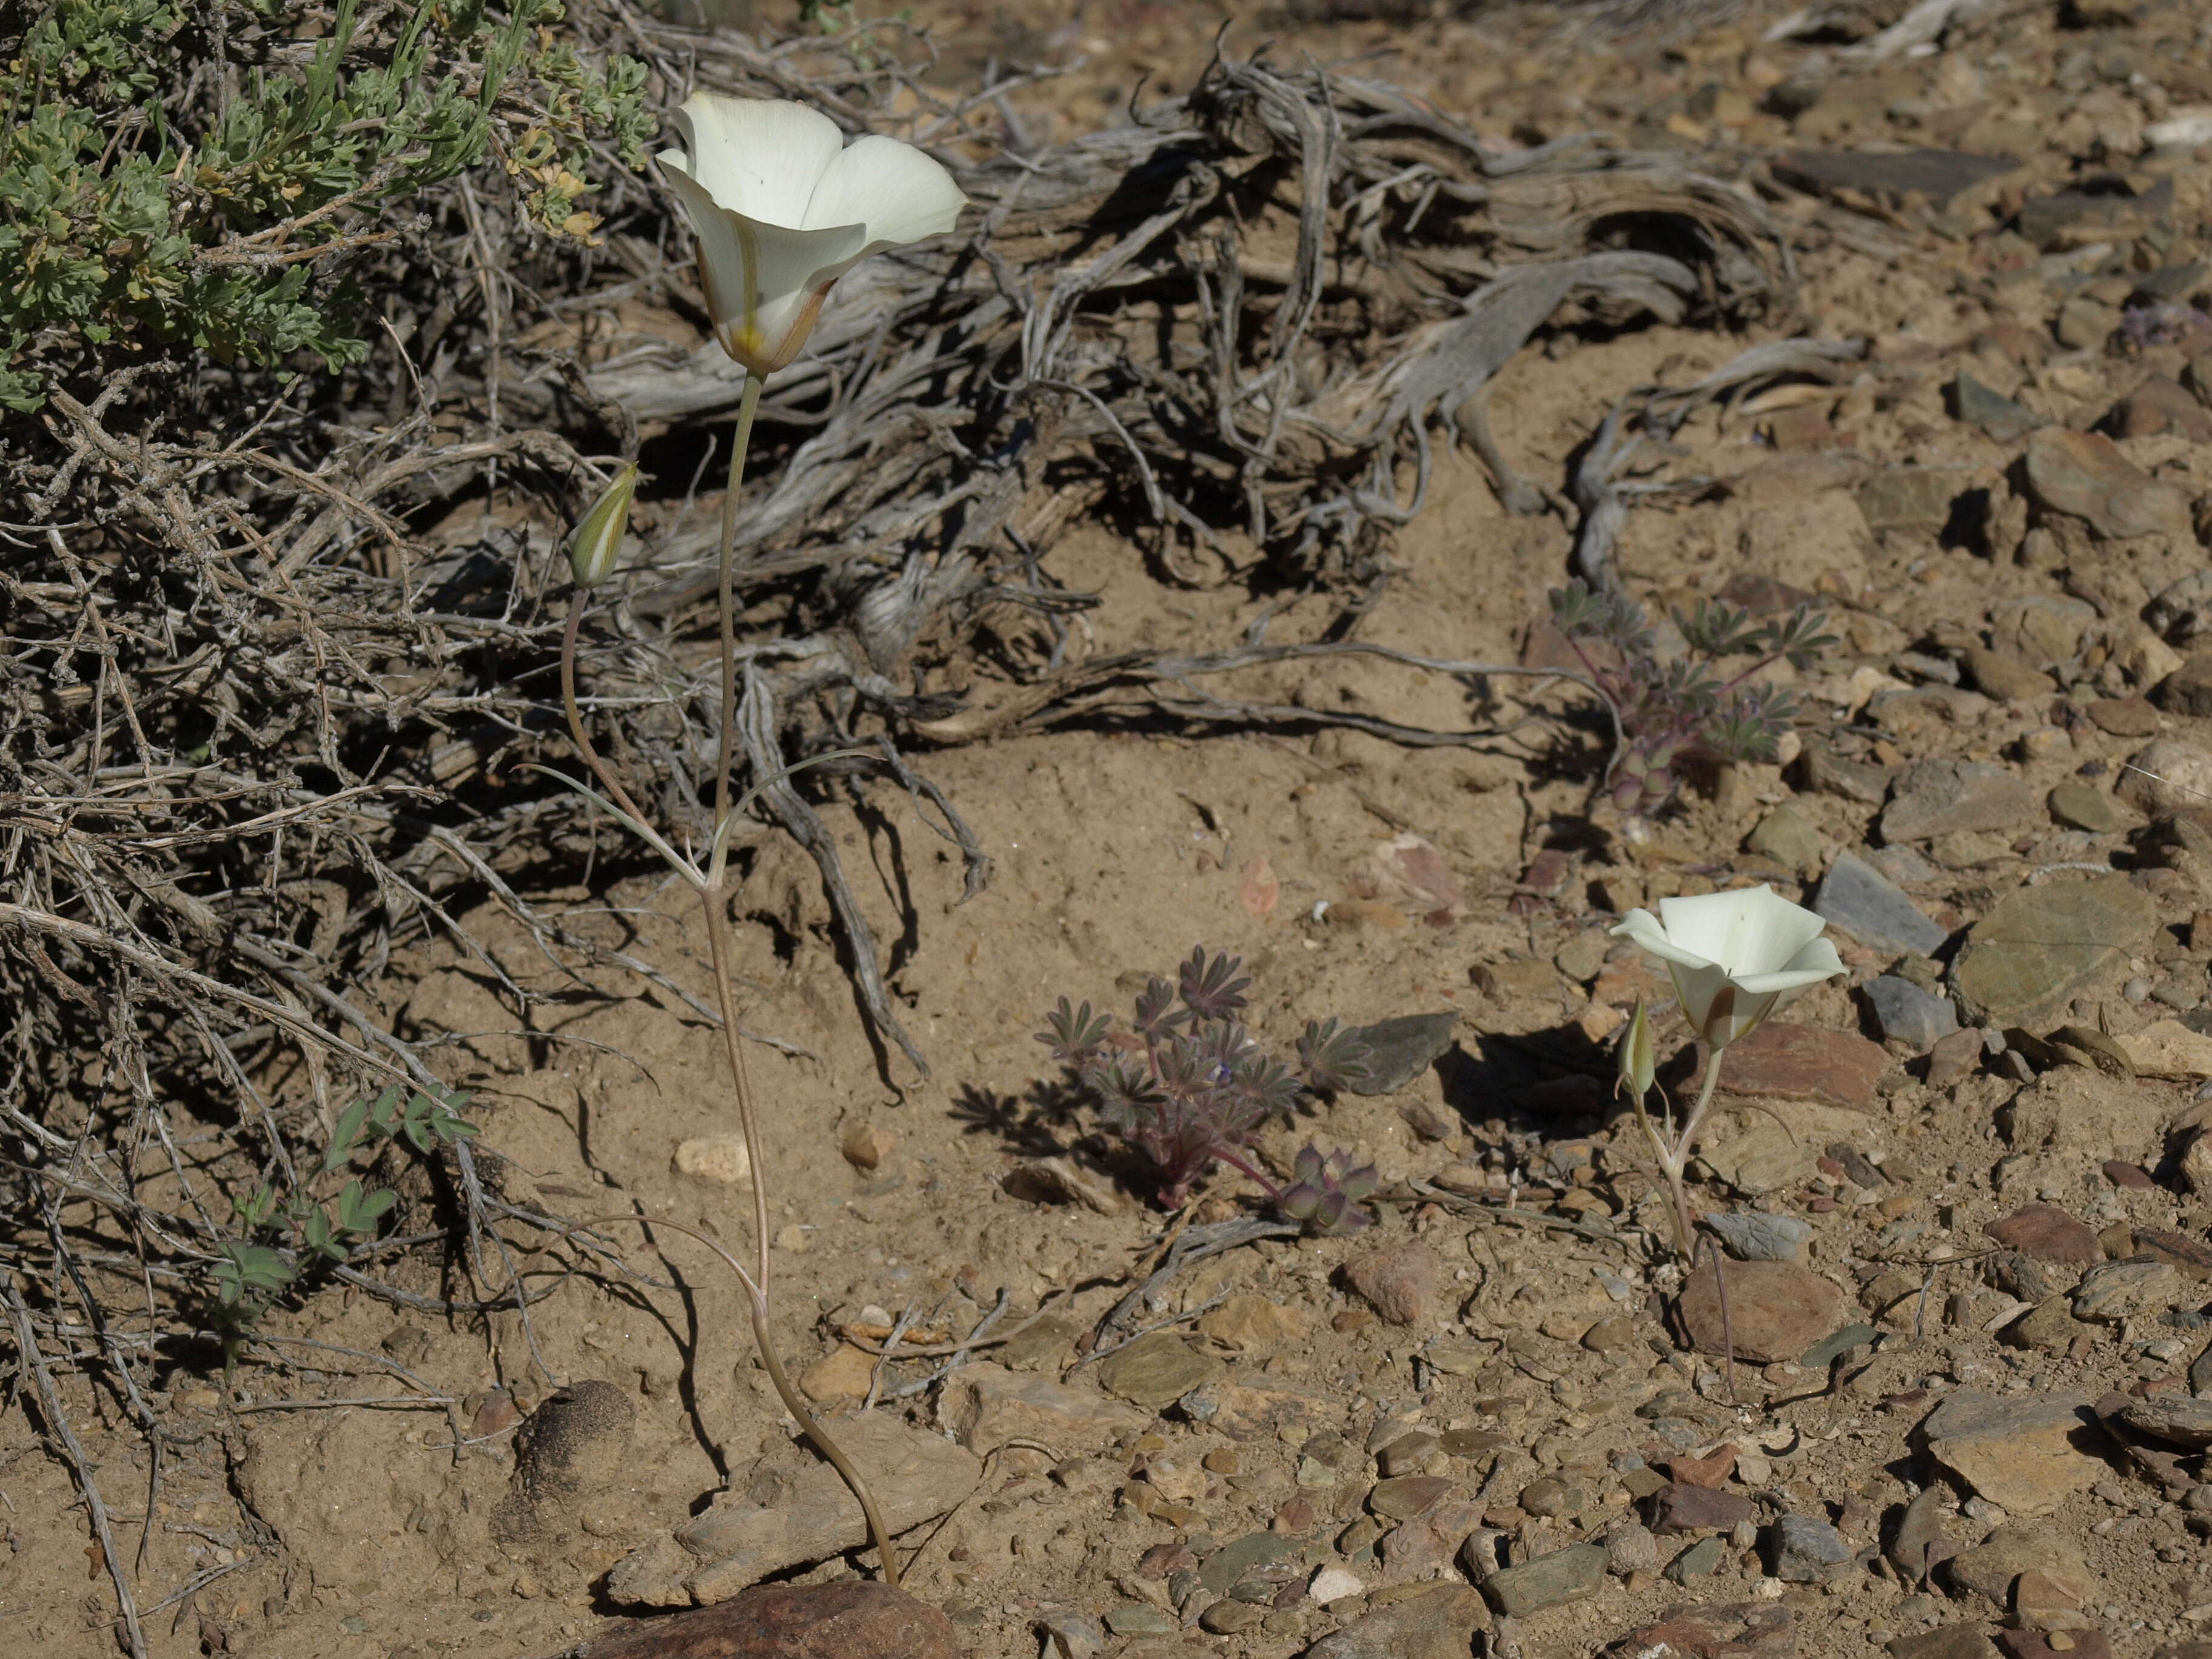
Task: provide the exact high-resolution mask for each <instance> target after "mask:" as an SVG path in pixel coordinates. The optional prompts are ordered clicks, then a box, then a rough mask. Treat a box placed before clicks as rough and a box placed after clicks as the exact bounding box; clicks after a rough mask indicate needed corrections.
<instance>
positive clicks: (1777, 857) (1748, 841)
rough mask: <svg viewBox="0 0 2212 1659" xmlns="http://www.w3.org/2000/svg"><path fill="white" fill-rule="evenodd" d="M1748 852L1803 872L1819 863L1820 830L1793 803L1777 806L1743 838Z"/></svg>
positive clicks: (1809, 870)
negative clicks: (1791, 804)
mask: <svg viewBox="0 0 2212 1659" xmlns="http://www.w3.org/2000/svg"><path fill="white" fill-rule="evenodd" d="M1743 844H1744V848H1745V850H1746V851H1747V852H1752V853H1756V854H1759V857H1761V858H1765V859H1771V860H1774V862H1775V863H1777V864H1778V865H1780V866H1782V867H1783V868H1784V869H1785V870H1795V871H1796V872H1798V873H1799V874H1800V875H1806V874H1809V873H1811V872H1813V871H1815V870H1817V869H1819V868H1820V859H1821V849H1820V831H1819V830H1817V829H1814V827H1813V825H1812V823H1811V821H1810V820H1809V819H1808V818H1807V817H1806V816H1805V815H1804V814H1803V813H1802V812H1801V811H1798V810H1797V809H1796V807H1794V806H1789V805H1783V806H1778V807H1776V808H1775V809H1774V810H1773V811H1771V812H1769V813H1768V814H1767V815H1766V816H1765V817H1763V818H1761V819H1760V820H1759V823H1758V825H1757V826H1756V827H1755V828H1754V829H1753V830H1752V832H1751V834H1750V835H1749V836H1746V837H1745V839H1744V843H1743Z"/></svg>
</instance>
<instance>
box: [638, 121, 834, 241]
mask: <svg viewBox="0 0 2212 1659" xmlns="http://www.w3.org/2000/svg"><path fill="white" fill-rule="evenodd" d="M671 125H674V126H675V128H676V130H677V131H678V132H679V133H680V134H682V136H683V139H684V149H686V150H687V151H689V152H690V164H689V165H688V166H687V167H685V168H684V171H685V172H686V173H690V175H691V177H692V178H694V179H697V180H698V181H699V182H700V183H701V184H702V185H705V186H706V188H707V191H708V194H709V195H711V196H712V197H714V204H715V205H716V206H718V207H725V208H730V209H732V210H735V211H737V212H739V213H742V214H744V216H746V217H747V218H749V219H757V220H759V221H760V222H762V223H763V224H769V225H781V226H782V227H783V228H785V229H787V230H797V229H799V228H802V227H805V226H807V225H808V221H807V217H806V204H807V202H808V201H809V199H810V198H811V197H812V196H813V194H814V191H815V189H816V187H817V185H819V184H820V183H821V181H822V178H823V174H824V173H827V172H828V171H829V168H830V167H831V166H832V165H834V164H835V163H836V161H837V158H838V156H839V155H840V153H841V152H842V150H843V149H844V148H845V134H844V132H843V131H842V129H840V128H839V126H838V125H837V124H836V122H835V121H833V120H831V119H830V118H829V117H828V116H826V115H824V114H823V113H822V112H821V111H819V110H817V109H813V108H811V107H809V106H807V105H805V104H793V103H788V102H786V101H783V100H779V99H772V98H729V97H725V96H724V95H723V94H720V93H715V92H695V93H693V94H691V95H690V97H689V98H687V99H685V100H684V107H683V108H681V109H679V110H678V111H677V112H676V113H675V114H674V115H673V116H672V117H671ZM661 159H662V160H663V161H664V162H665V161H666V160H667V157H666V156H665V155H664V156H663V157H662V158H661ZM831 222H833V221H829V220H819V221H816V223H818V224H828V223H831Z"/></svg>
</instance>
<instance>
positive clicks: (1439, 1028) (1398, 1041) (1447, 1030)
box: [1346, 1009, 1459, 1095]
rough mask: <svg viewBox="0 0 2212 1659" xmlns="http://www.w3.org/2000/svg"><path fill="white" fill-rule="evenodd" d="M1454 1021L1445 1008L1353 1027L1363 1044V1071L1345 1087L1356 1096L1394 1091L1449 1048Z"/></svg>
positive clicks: (1426, 1068) (1384, 1093) (1402, 1086)
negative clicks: (1364, 1050) (1441, 1010)
mask: <svg viewBox="0 0 2212 1659" xmlns="http://www.w3.org/2000/svg"><path fill="white" fill-rule="evenodd" d="M1458 1023H1459V1015H1458V1013H1457V1012H1455V1011H1453V1010H1450V1009H1446V1010H1445V1011H1444V1012H1442V1013H1438V1014H1401V1015H1399V1016H1398V1017H1397V1018H1395V1019H1385V1020H1380V1021H1378V1022H1376V1024H1372V1025H1361V1026H1358V1027H1356V1028H1354V1030H1352V1036H1355V1037H1358V1039H1359V1040H1360V1041H1361V1042H1364V1043H1365V1044H1366V1045H1367V1071H1366V1073H1365V1074H1364V1076H1362V1077H1358V1078H1355V1079H1352V1080H1351V1081H1350V1082H1348V1083H1347V1084H1346V1087H1347V1088H1349V1089H1350V1090H1351V1091H1352V1093H1353V1094H1356V1095H1392V1094H1395V1093H1397V1092H1398V1091H1399V1090H1401V1089H1402V1088H1404V1087H1405V1086H1406V1085H1407V1084H1409V1083H1411V1082H1412V1081H1413V1079H1415V1078H1417V1077H1419V1075H1420V1074H1421V1073H1424V1072H1425V1071H1427V1070H1428V1069H1429V1067H1430V1066H1433V1065H1435V1064H1436V1062H1437V1060H1439V1059H1440V1058H1441V1057H1442V1056H1443V1052H1444V1050H1446V1049H1447V1048H1450V1047H1451V1042H1452V1027H1453V1026H1455V1025H1456V1024H1458Z"/></svg>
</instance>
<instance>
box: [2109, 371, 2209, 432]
mask: <svg viewBox="0 0 2212 1659" xmlns="http://www.w3.org/2000/svg"><path fill="white" fill-rule="evenodd" d="M2112 429H2113V430H2114V431H2115V432H2116V433H2118V435H2120V436H2121V437H2123V438H2154V437H2156V436H2158V435H2160V433H2165V432H2172V433H2178V434H2179V435H2181V436H2182V437H2185V438H2186V439H2188V440H2189V441H2190V442H2191V443H2194V444H2202V443H2212V410H2207V409H2206V408H2205V407H2204V405H2203V404H2200V403H2198V402H2197V399H2196V398H2192V397H2191V396H2190V395H2189V393H2188V392H2187V390H2186V389H2185V388H2184V387H2183V386H2182V385H2181V384H2180V382H2179V381H2177V380H2168V379H2167V378H2166V376H2165V375H2163V374H2154V375H2152V376H2150V377H2149V378H2148V380H2144V381H2143V383H2142V385H2141V386H2137V387H2136V389H2135V390H2134V391H2133V392H2130V393H2128V395H2127V396H2126V397H2124V398H2122V399H2120V401H2119V402H2118V404H2116V405H2114V407H2113V410H2112Z"/></svg>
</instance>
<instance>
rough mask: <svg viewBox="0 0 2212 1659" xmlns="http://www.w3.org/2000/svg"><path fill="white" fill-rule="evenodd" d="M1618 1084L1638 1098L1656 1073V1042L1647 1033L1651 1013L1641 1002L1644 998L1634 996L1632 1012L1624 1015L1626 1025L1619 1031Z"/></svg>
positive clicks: (1657, 1057)
mask: <svg viewBox="0 0 2212 1659" xmlns="http://www.w3.org/2000/svg"><path fill="white" fill-rule="evenodd" d="M1658 1075H1659V1045H1658V1043H1657V1042H1656V1040H1655V1039H1654V1038H1653V1036H1652V1035H1651V1017H1650V1014H1649V1012H1646V1010H1645V1009H1644V999H1643V998H1642V997H1638V998H1637V999H1636V1012H1634V1013H1632V1014H1631V1015H1630V1016H1629V1017H1628V1029H1627V1030H1626V1031H1624V1032H1622V1033H1621V1037H1620V1082H1621V1086H1622V1087H1624V1088H1626V1089H1627V1090H1629V1091H1631V1093H1632V1095H1633V1097H1635V1098H1636V1099H1638V1100H1641V1099H1643V1098H1644V1096H1646V1095H1648V1094H1650V1092H1651V1085H1652V1084H1653V1083H1654V1082H1655V1081H1656V1079H1657V1078H1658Z"/></svg>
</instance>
